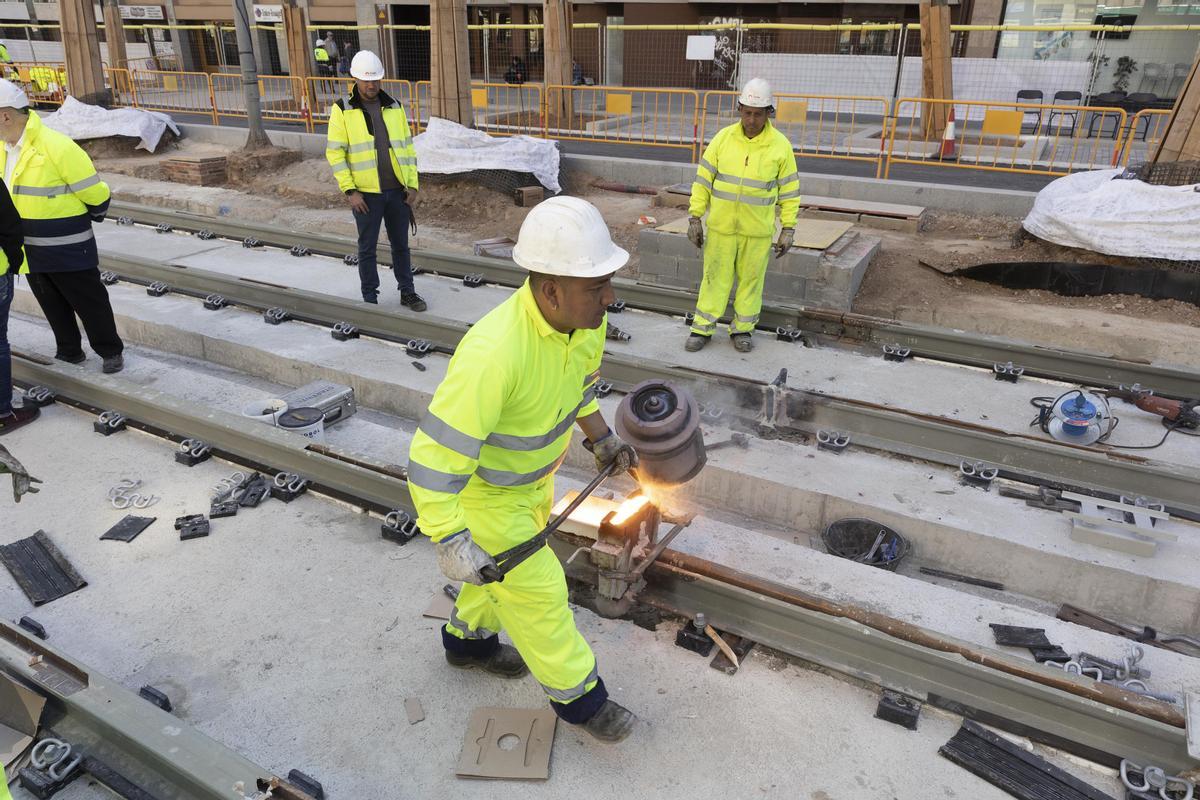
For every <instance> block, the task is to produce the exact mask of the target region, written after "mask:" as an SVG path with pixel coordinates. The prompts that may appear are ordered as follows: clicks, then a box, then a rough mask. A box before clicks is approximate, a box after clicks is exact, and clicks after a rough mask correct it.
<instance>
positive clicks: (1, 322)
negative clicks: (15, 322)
mask: <svg viewBox="0 0 1200 800" xmlns="http://www.w3.org/2000/svg"><path fill="white" fill-rule="evenodd" d="M15 282H16V281H15V276H14V275H13V274H12V273H11V272H10V273H8V274H6V275H0V417H7V416H8V415H9V414H10V413H12V349H11V348H10V347H9V346H8V309H9V306H11V305H12V299H13V285H14V284H15Z"/></svg>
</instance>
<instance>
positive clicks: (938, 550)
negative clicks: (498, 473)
mask: <svg viewBox="0 0 1200 800" xmlns="http://www.w3.org/2000/svg"><path fill="white" fill-rule="evenodd" d="M284 258H290V257H287V256H284ZM464 291H466V292H478V291H487V292H498V291H500V290H497V289H495V288H494V287H485V288H483V289H471V290H464ZM111 296H112V298H113V303H114V307H115V308H116V309H117V313H118V316H119V322H120V324H121V326H122V329H123V331H124V332H125V334H126V335H127V336H128V337H129V338H130V339H132V340H133V341H136V342H139V343H142V344H145V345H148V346H150V347H154V348H157V349H162V350H166V351H169V352H173V353H177V354H180V355H184V356H190V357H194V358H201V359H205V360H208V361H212V362H216V363H218V364H221V365H223V366H225V367H227V368H231V369H234V370H238V371H241V372H245V373H247V374H251V375H256V376H258V377H260V378H262V379H265V380H269V381H274V382H276V383H278V384H283V385H287V386H296V385H301V384H303V383H306V382H308V381H311V380H316V379H318V378H323V379H327V380H333V381H336V382H339V383H345V384H348V385H351V386H353V387H354V388H355V391H356V393H357V395H358V398H359V402H360V403H361V404H362V405H365V406H367V407H374V408H376V409H380V410H383V411H387V412H390V413H393V414H397V415H400V416H402V417H405V418H407V419H410V420H417V419H420V417H421V416H422V415H423V414H424V410H425V407H426V405H427V404H428V399H429V397H430V396H431V394H432V392H433V390H434V389H435V388H436V386H437V384H438V382H439V381H440V379H441V376H442V375H443V374H444V369H445V364H446V363H447V359H446V358H445V357H442V356H431V357H429V358H426V359H424V360H423V361H422V365H423V366H425V367H426V371H423V372H422V371H418V370H416V369H415V368H414V367H413V366H412V363H413V361H412V359H410V358H409V357H408V356H407V355H405V353H404V351H403V349H402V348H399V347H397V346H395V345H391V344H388V343H384V342H379V341H375V340H357V341H353V342H345V343H341V342H336V341H334V340H333V339H332V338H331V337H329V335H328V333H327V332H326V331H325V330H323V329H321V328H317V327H315V326H309V325H304V324H301V323H288V324H286V325H281V326H270V325H265V324H264V323H262V321H261V318H260V317H259V315H257V314H252V313H249V312H246V311H241V310H238V309H236V308H231V309H225V310H223V311H220V312H209V311H205V310H203V308H202V306H201V304H200V303H199V302H197V301H196V300H194V299H191V298H186V297H181V296H172V295H167V296H165V297H163V298H158V299H155V300H153V301H151V300H149V298H147V297H146V295H145V293H144V291H142V290H141V289H139V288H138V287H134V286H128V285H117V286H114V287H112V290H111ZM15 308H16V310H19V311H21V310H23V311H30V310H32V309H33V308H35V303H34V302H33V300H32V297H31V296H30V295H29V294H28V292H25V291H19V292H18V293H17V297H16V307H15ZM622 316H623V317H625V316H630V312H626V313H625V314H624V315H622ZM17 324H18V323H17V322H16V321H14V333H13V335H12V339H13V341H14V342H16V343H17V346H18V348H19V349H20V348H22V347H25V345H24V344H23V342H36V341H38V339H39V337H40V338H41V339H43V340H44V341H46V342H47V346H49V345H48V342H49V338H48V335H47V333H46V332H45V331H44V330H43V331H42V332H40V333H39V332H38V331H37V330H36V329H32V328H31V329H27V330H26V329H19V328H18V327H16V326H17ZM805 352H809V351H805ZM348 354H352V355H348ZM879 364H880V366H891V365H886V364H885V362H882V361H880V362H879ZM896 366H899V367H901V368H904V367H909V366H918V365H909V364H904V365H896ZM130 368H131V369H132V368H133V367H132V364H131V367H130ZM217 394H218V395H219V394H221V393H220V392H218V393H217ZM245 399H246V400H251V399H257V398H256V397H255V396H253V395H252V396H249V397H246V398H245ZM615 403H616V398H608V399H607V400H606V401H605V407H606V408H607V410H608V411H609V413H610V414H611V412H612V407H613V406H614V405H615ZM224 407H226V408H228V409H230V410H233V411H235V413H236V412H237V411H239V410H240V408H241V402H240V401H239V402H231V403H229V404H227V405H226V406H224ZM368 438H369V437H368ZM722 438H723V437H722ZM362 446H363V447H364V448H370V447H371V446H372V445H371V444H370V443H369V442H367V443H365V444H363V445H362ZM406 447H407V442H406V441H405V442H397V443H396V446H395V449H394V450H393V449H389V450H388V452H385V453H378V454H377V455H378V456H379V457H380V458H383V459H385V460H387V461H389V462H394V463H404V462H405V460H406V452H407V451H406ZM366 451H367V452H371V450H369V449H368V450H366ZM589 463H590V459H589V458H588V456H587V455H586V453H584V452H583V451H582V450H581V449H580V448H578V447H576V448H573V453H572V457H571V459H570V460H569V462H568V464H569V465H571V466H573V467H576V468H580V467H586V466H587V465H588V464H589ZM710 464H711V466H710V468H709V469H707V470H705V472H704V473H702V474H701V476H700V478H699V479H698V480H696V481H694V482H693V483H692V484H690V485H689V487H688V488H687V489H686V490H685V491H684V492H682V493H681V498H682V499H683V500H684V501H686V502H694V503H697V504H699V505H707V506H708V507H710V508H713V507H719V508H723V509H725V510H726V511H728V512H731V513H736V514H742V515H744V516H746V517H749V518H753V519H757V520H761V521H763V522H767V523H770V524H774V525H779V526H782V527H785V528H786V529H788V530H791V531H800V532H804V533H805V535H809V534H812V533H816V532H819V531H820V530H822V529H824V527H825V526H826V525H828V524H829V523H830V522H832V521H834V520H836V519H839V518H841V517H846V516H868V517H871V518H873V519H877V520H878V521H880V522H883V523H885V524H889V525H892V526H893V527H894V528H896V529H897V530H899V531H901V532H902V533H903V534H904V535H906V536H908V537H909V538H910V539H911V540H913V541H914V542H915V543H916V545H917V548H918V553H920V554H921V555H920V557H921V559H922V561H923V563H925V564H927V565H929V566H934V567H938V568H942V569H949V570H952V571H956V572H963V573H966V574H972V575H976V576H978V577H983V578H989V579H992V580H999V581H1001V582H1004V583H1005V584H1006V585H1008V586H1009V588H1010V589H1012V590H1013V591H1015V592H1018V593H1022V594H1027V595H1032V596H1036V597H1039V598H1042V599H1043V600H1045V601H1052V602H1056V603H1057V602H1070V603H1074V604H1076V605H1080V606H1083V607H1085V608H1090V609H1093V610H1095V611H1097V612H1099V613H1102V614H1107V615H1111V616H1114V617H1115V618H1123V619H1126V620H1128V621H1131V622H1132V621H1137V622H1140V623H1144V624H1151V625H1154V626H1156V627H1159V628H1161V629H1165V630H1177V631H1188V632H1193V633H1195V632H1197V631H1198V630H1200V618H1198V615H1200V579H1198V578H1197V570H1196V569H1195V566H1196V564H1197V563H1200V551H1198V547H1200V542H1197V536H1196V532H1195V529H1194V528H1192V527H1191V526H1185V525H1183V524H1181V523H1177V522H1172V523H1170V524H1171V526H1172V530H1174V531H1176V532H1178V533H1179V534H1180V536H1181V541H1180V542H1179V543H1168V544H1163V545H1162V546H1161V548H1160V551H1159V552H1160V555H1159V556H1157V557H1155V558H1138V557H1135V556H1131V555H1128V554H1123V553H1118V552H1114V551H1110V550H1105V549H1102V548H1097V547H1094V546H1091V545H1087V544H1084V543H1079V542H1074V541H1071V540H1070V538H1069V525H1068V523H1067V521H1066V520H1065V519H1064V518H1063V517H1062V516H1060V515H1058V514H1055V513H1052V512H1047V511H1039V510H1035V509H1030V508H1028V507H1026V506H1025V505H1024V504H1023V503H1022V502H1020V501H1017V500H1011V499H1007V498H1000V497H999V496H998V495H997V494H995V493H984V492H981V491H979V490H977V489H968V488H966V487H962V486H960V485H959V484H958V483H957V480H956V477H955V474H954V473H953V472H952V471H951V470H948V469H944V468H938V467H932V466H928V465H921V464H913V463H910V462H907V461H903V460H897V459H887V458H880V457H878V456H875V455H872V454H869V453H862V452H855V451H850V452H847V453H845V454H842V455H840V456H835V455H830V454H827V453H824V452H821V451H818V450H816V449H815V448H809V447H805V448H799V449H798V448H797V447H796V446H795V445H792V444H788V443H784V442H756V445H755V447H754V448H753V449H752V450H750V451H738V450H732V449H729V450H725V451H718V452H717V453H714V458H713V460H712V462H710Z"/></svg>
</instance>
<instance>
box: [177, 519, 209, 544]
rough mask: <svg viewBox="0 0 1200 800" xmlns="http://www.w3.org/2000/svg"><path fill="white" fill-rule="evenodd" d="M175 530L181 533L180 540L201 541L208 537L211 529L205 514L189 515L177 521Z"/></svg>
mask: <svg viewBox="0 0 1200 800" xmlns="http://www.w3.org/2000/svg"><path fill="white" fill-rule="evenodd" d="M175 530H177V531H179V540H180V541H181V542H182V541H187V540H188V539H199V538H201V537H203V536H208V534H209V532H210V529H209V524H208V517H206V516H204V515H203V514H188V515H186V516H183V517H177V518H176V519H175Z"/></svg>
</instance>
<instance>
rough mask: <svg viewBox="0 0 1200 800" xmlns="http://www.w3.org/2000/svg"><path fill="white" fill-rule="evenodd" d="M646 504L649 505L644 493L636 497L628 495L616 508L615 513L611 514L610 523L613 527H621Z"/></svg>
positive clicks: (648, 499)
mask: <svg viewBox="0 0 1200 800" xmlns="http://www.w3.org/2000/svg"><path fill="white" fill-rule="evenodd" d="M648 505H650V498H649V497H647V496H646V495H644V494H641V495H638V496H637V497H630V498H629V499H627V500H626V501H625V502H624V503H621V505H620V507H619V508H617V513H616V514H613V518H612V522H611V524H612V525H613V526H614V527H618V528H619V527H621V526H622V525H624V524H625V523H627V522H629V520H631V519H633V518H634V517H636V516H637V515H638V514H640V513H641V512H642V510H643V509H644V508H646V507H647V506H648Z"/></svg>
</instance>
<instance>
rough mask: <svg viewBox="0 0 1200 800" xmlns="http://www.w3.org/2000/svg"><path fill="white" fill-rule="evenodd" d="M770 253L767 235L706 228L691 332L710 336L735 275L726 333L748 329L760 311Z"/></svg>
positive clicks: (746, 330) (726, 303) (725, 304)
mask: <svg viewBox="0 0 1200 800" xmlns="http://www.w3.org/2000/svg"><path fill="white" fill-rule="evenodd" d="M770 254H771V239H770V237H768V236H738V235H736V234H725V233H716V232H713V231H711V230H710V231H709V234H708V238H707V240H706V241H705V242H704V280H703V281H702V282H701V283H700V296H699V297H698V298H696V316H695V318H694V319H693V321H692V332H693V333H698V334H700V335H701V336H711V335H712V334H713V332H714V331H715V330H716V327H717V325H716V321H717V320H718V319H720V317H721V315H722V314H724V313H725V308H726V306H727V305H728V304H729V292H730V290H731V289H732V288H733V280H734V277H735V276H736V277H737V284H738V289H737V296H736V297H735V298H734V301H733V312H734V315H733V322H732V323H731V324H730V326H729V332H730V333H751V332H753V330H754V326H755V324H756V323H757V322H758V317H759V314H760V313H761V312H762V292H763V278H764V277H765V276H766V274H767V263H768V259H769V257H770Z"/></svg>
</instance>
